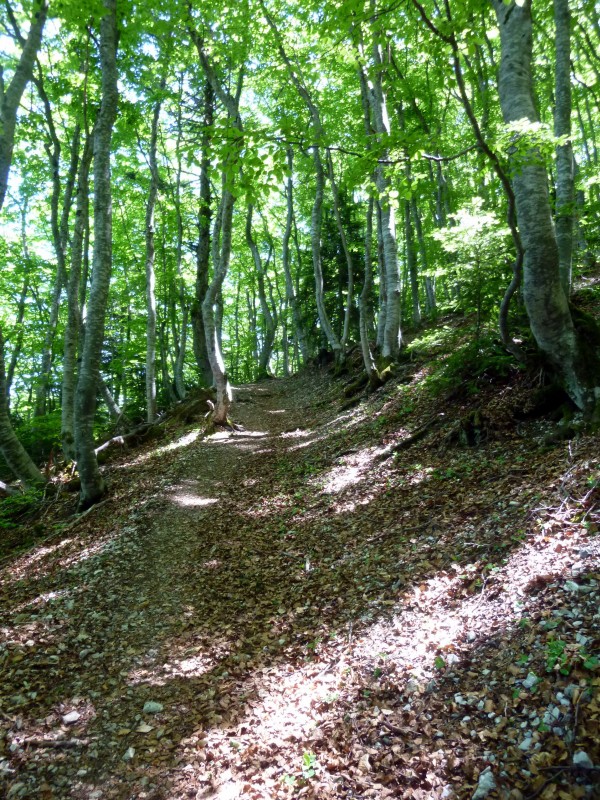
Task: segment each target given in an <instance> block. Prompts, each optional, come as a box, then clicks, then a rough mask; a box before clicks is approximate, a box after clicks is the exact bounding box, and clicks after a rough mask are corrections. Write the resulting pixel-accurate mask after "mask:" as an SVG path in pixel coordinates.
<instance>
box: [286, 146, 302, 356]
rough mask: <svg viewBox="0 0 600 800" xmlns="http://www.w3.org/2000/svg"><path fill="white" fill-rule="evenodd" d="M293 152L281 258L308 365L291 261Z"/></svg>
mask: <svg viewBox="0 0 600 800" xmlns="http://www.w3.org/2000/svg"><path fill="white" fill-rule="evenodd" d="M293 157H294V156H293V151H292V148H291V147H288V149H287V162H288V178H287V184H286V210H287V213H286V218H285V230H284V232H283V242H282V250H281V258H282V263H283V274H284V277H285V293H286V300H287V304H288V306H289V307H290V308H291V310H292V322H293V326H294V334H295V336H296V338H297V340H298V346H299V348H300V353H301V355H302V361H303V362H304V363H305V364H306V362H307V361H308V356H309V353H308V344H307V342H306V333H305V331H304V326H303V324H302V319H301V316H300V308H299V307H298V302H297V300H296V292H295V290H294V280H293V278H292V269H291V259H290V238H291V236H292V227H293V222H294V195H293V191H294V179H293V163H294V162H293Z"/></svg>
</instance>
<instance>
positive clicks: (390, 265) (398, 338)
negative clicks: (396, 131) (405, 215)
mask: <svg viewBox="0 0 600 800" xmlns="http://www.w3.org/2000/svg"><path fill="white" fill-rule="evenodd" d="M373 62H374V76H373V80H372V81H371V82H370V83H369V93H368V97H369V103H370V104H371V110H372V112H373V120H374V123H375V131H376V133H377V136H378V138H379V140H380V141H383V140H384V139H385V138H386V137H389V135H390V123H389V118H388V112H387V104H386V98H385V93H384V91H383V84H382V77H381V71H382V69H383V59H382V55H381V49H380V46H379V43H378V42H375V43H374V45H373ZM387 155H388V152H387V150H386V149H384V151H383V153H382V154H381V157H380V161H381V160H385V159H386V158H387ZM375 184H376V186H377V191H378V193H379V207H380V212H381V217H380V219H381V226H380V227H378V232H379V231H380V232H381V236H382V252H383V261H384V268H385V297H386V305H385V327H384V330H383V347H382V354H383V356H384V358H388V359H395V358H396V357H397V355H398V352H399V350H400V346H401V343H402V331H401V327H400V270H399V267H398V249H397V242H396V216H395V209H394V206H393V203H392V202H391V199H390V180H389V178H388V176H387V174H386V170H385V167H384V166H383V164H381V163H378V165H377V169H376V171H375Z"/></svg>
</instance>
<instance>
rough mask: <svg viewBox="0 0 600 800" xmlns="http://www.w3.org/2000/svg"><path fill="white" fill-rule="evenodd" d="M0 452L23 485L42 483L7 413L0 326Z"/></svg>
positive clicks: (39, 473) (2, 341) (41, 478)
mask: <svg viewBox="0 0 600 800" xmlns="http://www.w3.org/2000/svg"><path fill="white" fill-rule="evenodd" d="M0 452H1V453H2V455H3V456H4V458H5V459H6V462H7V464H8V466H9V467H10V468H11V470H12V471H13V472H14V474H15V476H16V477H17V478H19V480H21V481H22V482H23V483H24V484H25V486H35V485H36V484H41V483H44V477H43V475H42V473H41V472H40V471H39V469H38V468H37V467H36V465H35V464H34V463H33V461H32V460H31V458H30V457H29V454H28V453H27V451H26V450H25V448H24V447H23V445H22V444H21V442H20V441H19V440H18V439H17V436H16V434H15V432H14V430H13V428H12V425H11V423H10V419H9V415H8V398H7V396H6V373H5V367H4V339H3V337H2V329H1V328H0Z"/></svg>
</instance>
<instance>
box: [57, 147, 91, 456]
mask: <svg viewBox="0 0 600 800" xmlns="http://www.w3.org/2000/svg"><path fill="white" fill-rule="evenodd" d="M92 141H93V140H92V137H91V136H88V137H87V138H86V141H85V145H84V149H83V154H82V156H81V161H80V163H79V176H78V181H77V198H76V208H75V225H74V229H73V237H72V241H71V271H70V274H69V282H68V286H67V308H68V311H67V324H66V325H65V336H64V347H63V378H62V402H61V440H62V448H63V453H64V455H65V458H67V459H70V460H72V459H74V458H75V430H74V413H75V386H76V365H77V348H78V343H79V335H80V330H81V306H80V305H79V297H80V284H81V266H82V262H83V245H84V240H85V231H86V229H87V227H88V226H89V206H90V202H89V183H90V181H89V173H90V165H91V162H92V156H93V150H92Z"/></svg>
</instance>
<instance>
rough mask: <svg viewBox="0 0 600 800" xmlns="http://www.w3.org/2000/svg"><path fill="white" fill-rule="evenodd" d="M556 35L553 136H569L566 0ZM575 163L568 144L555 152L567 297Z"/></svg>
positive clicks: (557, 9)
mask: <svg viewBox="0 0 600 800" xmlns="http://www.w3.org/2000/svg"><path fill="white" fill-rule="evenodd" d="M554 26H555V31H556V56H555V97H556V100H555V107H554V135H555V136H566V137H570V136H571V105H572V104H571V20H570V14H569V0H554ZM574 167H575V163H574V159H573V146H572V144H571V142H570V141H566V142H565V143H564V144H562V145H559V146H558V147H557V148H556V241H557V243H558V257H559V265H560V281H561V284H562V287H563V291H564V293H565V294H566V295H567V297H569V295H570V294H571V280H572V260H573V221H574V215H575V185H574V184H575V169H574Z"/></svg>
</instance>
